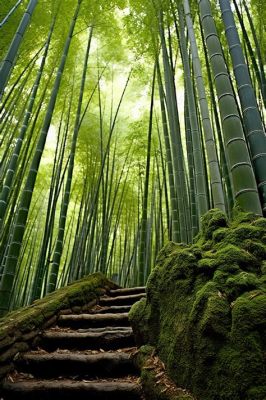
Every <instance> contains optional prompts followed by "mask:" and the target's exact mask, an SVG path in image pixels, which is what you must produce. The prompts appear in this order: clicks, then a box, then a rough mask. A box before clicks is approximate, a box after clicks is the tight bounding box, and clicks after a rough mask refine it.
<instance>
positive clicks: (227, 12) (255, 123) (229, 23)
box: [220, 0, 266, 212]
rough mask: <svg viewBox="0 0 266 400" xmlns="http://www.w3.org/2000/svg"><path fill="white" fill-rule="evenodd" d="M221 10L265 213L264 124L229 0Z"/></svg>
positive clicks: (265, 161)
mask: <svg viewBox="0 0 266 400" xmlns="http://www.w3.org/2000/svg"><path fill="white" fill-rule="evenodd" d="M220 8H221V11H222V18H223V22H224V26H225V33H226V38H227V42H228V45H229V50H230V54H231V58H232V62H233V67H234V74H235V78H236V83H237V88H238V94H239V98H240V102H241V107H242V112H243V117H244V123H245V127H246V136H247V141H248V143H249V147H250V152H251V159H252V161H253V165H254V170H255V176H256V178H257V184H258V188H259V193H260V196H261V201H262V209H263V211H264V212H266V167H265V166H266V136H265V132H264V127H263V122H262V119H261V115H260V112H259V109H258V105H257V99H256V95H255V92H254V89H253V86H252V82H251V78H250V75H249V71H248V66H247V64H246V62H245V57H244V53H243V50H242V47H241V43H240V39H239V35H238V31H237V28H236V24H235V20H234V15H233V12H232V9H231V5H230V2H229V0H220Z"/></svg>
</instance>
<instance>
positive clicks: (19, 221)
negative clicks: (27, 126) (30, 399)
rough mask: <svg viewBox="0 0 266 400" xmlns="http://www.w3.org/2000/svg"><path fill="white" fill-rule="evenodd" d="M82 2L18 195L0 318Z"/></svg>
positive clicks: (6, 305) (1, 289) (0, 292)
mask: <svg viewBox="0 0 266 400" xmlns="http://www.w3.org/2000/svg"><path fill="white" fill-rule="evenodd" d="M81 2H82V0H78V4H77V7H76V11H75V14H74V17H73V19H72V22H71V26H70V30H69V33H68V37H67V39H66V42H65V46H64V50H63V54H62V58H61V62H60V66H59V68H58V71H57V76H56V80H55V83H54V87H53V90H52V94H51V98H50V101H49V104H48V106H47V112H46V115H45V119H44V122H43V126H42V129H41V134H40V137H39V140H38V143H37V148H36V151H35V154H34V157H33V160H32V163H31V166H30V171H29V174H28V177H27V180H26V184H25V187H24V189H23V192H22V196H21V200H20V203H19V206H18V214H17V217H16V221H15V227H14V231H13V235H12V238H11V241H10V247H9V251H8V254H7V261H6V264H5V268H4V274H3V278H2V281H1V284H0V315H4V314H5V313H6V312H7V311H8V309H9V304H10V298H11V292H12V286H13V281H14V276H15V273H16V268H17V263H18V257H19V253H20V249H21V245H22V241H23V236H24V233H25V228H26V222H27V218H28V213H29V208H30V204H31V199H32V195H33V189H34V186H35V181H36V178H37V173H38V169H39V165H40V162H41V157H42V153H43V150H44V146H45V143H46V138H47V134H48V130H49V127H50V124H51V120H52V116H53V111H54V107H55V103H56V99H57V95H58V91H59V87H60V83H61V79H62V74H63V72H64V68H65V64H66V59H67V55H68V51H69V47H70V43H71V39H72V36H73V32H74V28H75V25H76V20H77V17H78V13H79V10H80V5H81Z"/></svg>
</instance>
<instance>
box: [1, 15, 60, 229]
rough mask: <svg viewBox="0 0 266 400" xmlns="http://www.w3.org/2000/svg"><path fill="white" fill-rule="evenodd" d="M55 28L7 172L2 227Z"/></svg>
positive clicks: (50, 33) (48, 40) (2, 205)
mask: <svg viewBox="0 0 266 400" xmlns="http://www.w3.org/2000/svg"><path fill="white" fill-rule="evenodd" d="M54 26H55V18H54V19H53V22H52V25H51V28H50V31H49V35H48V39H47V42H46V45H45V50H44V54H43V56H42V60H41V64H40V68H39V70H38V73H37V76H36V79H35V82H34V84H33V86H32V90H31V94H30V99H29V104H28V107H27V110H26V112H25V116H24V120H23V124H22V126H21V129H20V133H19V136H18V138H17V141H16V146H15V148H14V150H13V154H12V157H11V160H10V162H9V166H8V171H7V175H6V177H5V181H4V185H3V189H2V191H1V193H0V226H1V223H2V221H3V219H4V216H5V213H6V209H7V201H8V197H9V193H10V190H11V186H12V182H13V178H14V174H15V173H16V168H17V163H18V159H19V155H20V151H21V148H22V144H23V140H24V137H25V134H26V132H27V129H28V126H29V122H30V118H31V116H32V111H33V107H34V104H35V100H36V96H37V93H38V89H39V85H40V82H41V78H42V74H43V70H44V67H45V63H46V59H47V55H48V51H49V47H50V42H51V38H52V34H53V30H54Z"/></svg>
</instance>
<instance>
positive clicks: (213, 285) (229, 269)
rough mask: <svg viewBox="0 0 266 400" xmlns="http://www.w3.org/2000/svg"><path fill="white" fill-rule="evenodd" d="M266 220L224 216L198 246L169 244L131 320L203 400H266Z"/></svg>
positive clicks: (207, 224) (212, 221)
mask: <svg viewBox="0 0 266 400" xmlns="http://www.w3.org/2000/svg"><path fill="white" fill-rule="evenodd" d="M265 260H266V219H264V218H258V217H255V216H254V215H252V214H245V213H242V212H241V211H239V210H236V211H235V215H234V219H233V221H232V222H231V223H229V222H228V220H227V218H226V217H225V215H224V214H223V213H222V212H220V211H219V210H211V211H210V212H208V213H207V214H206V215H205V216H204V217H203V220H202V232H201V234H200V235H199V236H198V237H197V241H196V242H195V244H193V245H192V246H186V245H177V244H174V243H169V244H167V245H166V246H165V248H164V249H163V250H162V251H161V253H160V255H159V257H158V262H157V266H156V268H155V269H154V270H153V272H152V274H151V275H150V278H149V281H148V285H147V300H142V301H141V302H140V303H137V304H136V305H135V306H134V307H133V308H132V311H131V313H130V320H131V322H132V325H133V329H134V332H135V333H136V337H137V340H138V343H139V344H150V345H153V346H155V347H156V348H157V350H158V354H159V356H160V358H161V359H162V360H163V361H164V363H165V364H166V366H167V370H168V372H169V375H170V377H171V378H172V379H173V380H174V381H175V382H176V384H177V385H178V386H181V387H185V388H187V389H189V390H191V391H192V393H193V394H194V395H195V396H196V397H197V398H198V399H202V400H265V399H266V385H265V382H266V366H265V355H266V262H265Z"/></svg>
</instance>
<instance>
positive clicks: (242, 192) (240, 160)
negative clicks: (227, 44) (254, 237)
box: [198, 0, 262, 215]
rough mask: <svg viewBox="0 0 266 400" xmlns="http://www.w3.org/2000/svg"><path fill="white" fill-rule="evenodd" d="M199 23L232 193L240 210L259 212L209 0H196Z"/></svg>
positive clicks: (256, 194)
mask: <svg viewBox="0 0 266 400" xmlns="http://www.w3.org/2000/svg"><path fill="white" fill-rule="evenodd" d="M198 3H199V11H200V17H201V23H202V26H203V31H204V36H205V40H206V44H207V49H208V53H209V58H210V61H211V66H212V70H213V74H214V81H215V86H216V90H217V95H218V102H219V108H220V114H221V119H222V126H223V133H224V142H225V148H226V150H227V154H228V157H227V159H228V162H229V168H230V171H231V173H232V180H233V186H234V197H235V200H236V201H237V202H238V203H239V205H240V207H241V208H242V209H243V210H244V211H250V212H254V213H255V214H258V215H262V210H261V205H260V200H259V195H258V189H257V185H256V180H255V176H254V172H253V168H252V165H251V161H250V157H249V152H248V148H247V143H246V141H245V136H244V131H243V127H242V123H241V120H240V116H239V114H238V108H237V104H236V100H235V98H234V94H233V89H232V86H231V81H230V78H229V74H228V70H227V67H226V64H225V60H224V57H223V51H222V47H221V43H220V40H219V37H218V34H217V30H216V27H215V23H214V20H213V17H212V12H211V7H210V2H209V0H198Z"/></svg>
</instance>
